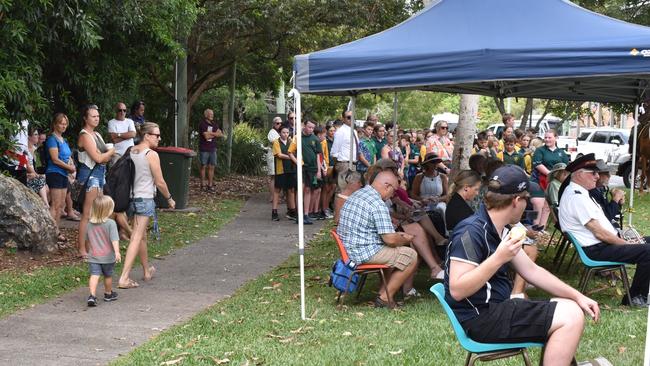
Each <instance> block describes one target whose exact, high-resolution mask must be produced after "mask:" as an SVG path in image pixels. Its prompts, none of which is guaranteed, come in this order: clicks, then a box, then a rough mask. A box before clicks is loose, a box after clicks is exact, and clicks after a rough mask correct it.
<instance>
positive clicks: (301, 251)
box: [289, 89, 306, 320]
mask: <svg viewBox="0 0 650 366" xmlns="http://www.w3.org/2000/svg"><path fill="white" fill-rule="evenodd" d="M289 97H290V98H294V101H295V109H296V110H295V111H294V114H295V115H296V124H295V126H296V127H295V129H296V134H295V138H296V150H297V151H296V153H297V160H298V162H299V163H298V165H300V162H301V161H302V124H301V123H302V115H301V110H300V109H301V105H300V103H301V100H300V92H299V91H298V90H297V89H291V91H289ZM297 168H298V174H296V176H297V177H298V189H297V191H298V201H297V202H296V211H297V214H298V255H299V257H300V319H302V320H305V319H306V316H305V225H304V221H303V220H304V216H305V214H304V210H303V189H302V167H301V166H299V167H297Z"/></svg>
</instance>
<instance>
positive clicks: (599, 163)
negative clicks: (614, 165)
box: [596, 159, 609, 174]
mask: <svg viewBox="0 0 650 366" xmlns="http://www.w3.org/2000/svg"><path fill="white" fill-rule="evenodd" d="M596 168H598V170H599V172H600V173H607V174H609V167H608V166H607V163H605V160H603V159H598V160H596Z"/></svg>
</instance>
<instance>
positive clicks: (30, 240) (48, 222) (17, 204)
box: [0, 174, 57, 253]
mask: <svg viewBox="0 0 650 366" xmlns="http://www.w3.org/2000/svg"><path fill="white" fill-rule="evenodd" d="M56 235H57V229H56V226H55V224H54V220H52V216H50V211H49V210H48V208H47V207H46V206H45V204H44V203H43V201H42V200H41V198H40V197H39V196H38V195H37V194H36V193H34V192H33V191H32V190H31V189H29V188H28V187H26V186H24V185H23V184H22V183H20V182H19V181H17V180H15V179H13V178H11V177H7V176H5V175H4V174H0V247H2V246H11V247H15V248H17V249H19V250H20V249H22V250H24V249H29V250H31V251H34V252H38V253H45V252H52V251H54V250H56V249H57V245H56Z"/></svg>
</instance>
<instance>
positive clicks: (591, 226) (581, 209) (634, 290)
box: [559, 153, 650, 307]
mask: <svg viewBox="0 0 650 366" xmlns="http://www.w3.org/2000/svg"><path fill="white" fill-rule="evenodd" d="M566 169H567V170H568V171H569V172H571V177H570V179H571V181H570V183H569V185H568V186H567V187H566V189H565V190H564V192H563V194H562V198H561V199H560V208H559V213H560V215H559V216H560V217H559V219H560V226H561V227H562V230H564V231H567V232H570V233H572V234H573V235H574V236H575V238H576V240H578V242H579V244H580V245H581V246H582V248H583V249H584V251H585V254H587V256H588V257H589V258H591V259H595V260H599V261H615V262H624V263H636V264H637V266H636V272H635V274H634V279H633V280H632V286H630V296H631V297H632V303H631V304H628V300H627V296H624V297H623V301H622V304H623V305H630V306H638V307H642V306H647V304H648V299H647V294H648V283H649V282H650V246H649V245H643V244H646V243H641V244H639V243H629V242H627V241H625V239H622V238H620V237H619V236H618V230H616V229H615V228H614V226H612V223H611V222H610V220H609V219H607V217H606V216H605V213H604V211H603V210H602V208H601V207H600V206H599V205H598V203H596V201H594V200H593V199H592V198H591V197H590V196H589V190H591V189H593V188H595V187H596V182H597V181H598V172H599V169H598V165H597V163H596V159H595V156H594V154H593V153H592V154H587V155H584V156H582V157H580V158H579V159H576V160H574V161H573V162H571V164H569V165H567V167H566Z"/></svg>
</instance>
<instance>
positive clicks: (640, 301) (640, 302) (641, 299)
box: [621, 295, 648, 308]
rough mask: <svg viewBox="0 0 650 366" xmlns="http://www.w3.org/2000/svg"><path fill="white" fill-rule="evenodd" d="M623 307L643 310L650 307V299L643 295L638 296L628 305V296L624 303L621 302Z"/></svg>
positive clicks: (624, 298)
mask: <svg viewBox="0 0 650 366" xmlns="http://www.w3.org/2000/svg"><path fill="white" fill-rule="evenodd" d="M621 305H623V306H631V307H635V308H641V307H645V306H648V299H647V298H646V297H645V296H643V295H636V296H634V297H633V298H632V303H631V304H628V302H627V296H624V297H623V301H621Z"/></svg>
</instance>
